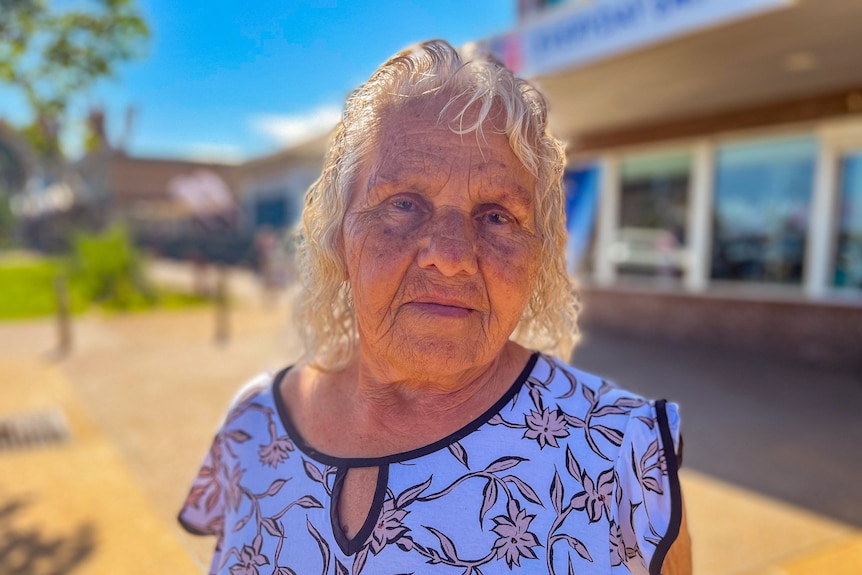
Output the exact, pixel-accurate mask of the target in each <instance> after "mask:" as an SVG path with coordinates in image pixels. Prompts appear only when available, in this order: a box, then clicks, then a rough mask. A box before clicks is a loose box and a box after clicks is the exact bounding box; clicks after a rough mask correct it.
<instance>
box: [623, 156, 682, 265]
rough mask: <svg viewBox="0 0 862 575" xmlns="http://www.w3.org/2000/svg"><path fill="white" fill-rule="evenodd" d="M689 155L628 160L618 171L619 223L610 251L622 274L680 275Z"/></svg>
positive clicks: (636, 157) (637, 157)
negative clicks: (615, 238)
mask: <svg viewBox="0 0 862 575" xmlns="http://www.w3.org/2000/svg"><path fill="white" fill-rule="evenodd" d="M690 174H691V154H689V153H687V152H686V153H664V154H651V155H644V156H635V157H630V158H626V159H625V160H624V161H623V162H622V165H621V170H620V227H619V232H618V235H617V240H616V242H615V243H614V246H613V248H612V251H611V254H612V257H613V258H614V260H615V262H616V264H617V271H618V272H619V273H621V274H624V275H646V276H659V277H677V278H678V277H681V275H682V271H683V262H684V260H683V250H684V247H685V242H686V219H687V203H688V188H689V179H690Z"/></svg>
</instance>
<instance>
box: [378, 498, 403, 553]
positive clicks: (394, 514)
mask: <svg viewBox="0 0 862 575" xmlns="http://www.w3.org/2000/svg"><path fill="white" fill-rule="evenodd" d="M408 513H409V512H408V511H407V510H405V509H398V508H396V507H395V503H394V501H393V500H392V498H391V497H390V498H388V499H386V500H385V501H384V502H383V509H382V510H381V511H380V518H379V519H378V520H377V524H376V525H375V526H374V531H372V532H371V538H370V544H371V552H372V553H374V554H375V555H377V554H378V553H380V552H381V551H382V550H383V548H384V547H385V546H386V545H387V544H389V543H392V542H393V541H398V539H400V538H401V536H402V535H404V534H405V533H407V532H408V531H410V529H409V528H407V527H405V526H404V524H403V523H402V521H404V518H405V517H407V514H408Z"/></svg>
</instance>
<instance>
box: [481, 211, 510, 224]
mask: <svg viewBox="0 0 862 575" xmlns="http://www.w3.org/2000/svg"><path fill="white" fill-rule="evenodd" d="M485 218H486V219H487V221H488V222H489V223H492V224H496V225H502V224H508V223H511V222H512V218H511V217H510V216H508V215H507V214H504V213H503V212H488V213H487V214H485Z"/></svg>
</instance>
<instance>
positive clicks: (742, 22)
mask: <svg viewBox="0 0 862 575" xmlns="http://www.w3.org/2000/svg"><path fill="white" fill-rule="evenodd" d="M519 13H520V15H521V16H520V21H519V24H518V26H517V27H516V29H515V30H512V31H511V32H509V33H506V34H503V35H501V36H499V37H496V38H492V39H489V40H485V41H483V43H484V44H485V45H486V46H487V47H488V49H490V50H491V51H493V52H494V53H495V54H496V55H497V56H498V57H500V58H501V59H502V60H503V61H505V62H506V63H507V64H508V65H509V66H510V67H512V68H513V69H514V70H515V71H516V72H517V73H518V74H519V75H522V76H526V77H529V78H532V79H534V80H535V81H536V82H537V83H538V84H539V85H540V86H541V87H542V89H543V91H544V92H545V94H546V95H547V96H548V98H549V100H550V104H551V124H552V129H553V131H554V132H555V134H557V135H558V137H562V138H563V139H564V140H565V141H566V142H567V145H568V155H569V158H570V165H569V169H568V172H567V174H566V187H567V194H568V197H569V206H568V225H569V228H570V231H571V241H570V246H569V247H570V250H569V251H570V258H571V262H570V264H571V267H572V270H573V271H574V272H576V273H577V275H578V276H579V278H580V279H581V281H582V283H583V291H584V299H585V303H586V306H585V309H586V311H585V315H584V322H585V325H586V328H587V331H589V329H590V328H591V327H596V328H602V329H607V330H613V331H618V332H622V333H630V334H635V335H648V336H650V337H665V338H671V339H685V340H689V341H701V342H704V343H710V344H720V345H727V346H734V347H740V348H745V349H749V350H752V351H756V352H758V353H764V352H765V353H773V354H777V355H784V356H788V357H793V358H796V359H803V360H806V361H812V362H817V363H820V364H823V365H827V366H832V367H835V368H838V369H850V370H853V371H855V372H856V373H862V2H859V1H858V0H795V1H793V0H587V1H585V0H569V1H568V2H566V1H557V2H550V1H544V2H542V1H540V0H532V1H523V0H522V1H521V2H519Z"/></svg>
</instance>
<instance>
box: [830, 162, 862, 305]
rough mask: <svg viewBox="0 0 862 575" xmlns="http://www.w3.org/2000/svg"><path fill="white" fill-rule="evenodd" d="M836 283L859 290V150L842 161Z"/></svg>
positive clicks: (861, 204) (861, 178) (861, 217)
mask: <svg viewBox="0 0 862 575" xmlns="http://www.w3.org/2000/svg"><path fill="white" fill-rule="evenodd" d="M838 210H839V211H838V238H837V242H836V251H835V286H837V287H851V288H857V289H862V152H858V153H856V154H853V155H850V156H847V157H845V158H844V159H843V160H842V162H841V194H840V197H839V199H838Z"/></svg>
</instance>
